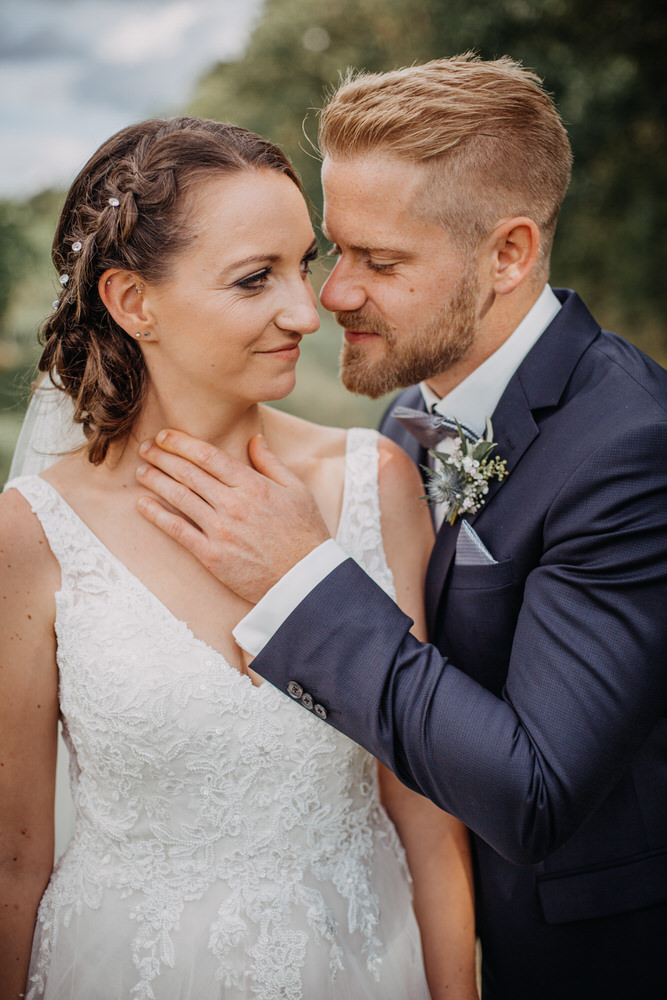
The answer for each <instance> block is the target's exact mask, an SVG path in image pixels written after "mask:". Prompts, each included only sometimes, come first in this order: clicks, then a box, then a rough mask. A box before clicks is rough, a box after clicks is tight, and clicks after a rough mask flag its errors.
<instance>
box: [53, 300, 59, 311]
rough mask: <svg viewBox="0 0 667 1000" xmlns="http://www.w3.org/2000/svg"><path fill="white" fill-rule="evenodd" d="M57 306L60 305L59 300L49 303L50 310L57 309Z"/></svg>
mask: <svg viewBox="0 0 667 1000" xmlns="http://www.w3.org/2000/svg"><path fill="white" fill-rule="evenodd" d="M59 305H60V299H54V300H53V302H52V303H51V308H52V309H57V308H58V306H59Z"/></svg>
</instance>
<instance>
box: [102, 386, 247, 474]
mask: <svg viewBox="0 0 667 1000" xmlns="http://www.w3.org/2000/svg"><path fill="white" fill-rule="evenodd" d="M166 427H170V428H173V429H175V430H180V431H184V432H185V433H186V434H190V435H192V437H196V438H199V439H200V440H202V441H207V442H208V443H209V444H214V445H215V446H216V447H218V448H221V449H222V450H224V451H226V452H227V453H228V454H229V455H231V456H232V457H233V458H235V459H237V460H238V461H240V462H244V463H245V464H249V458H248V441H249V440H250V438H251V437H252V436H253V434H258V433H260V432H263V431H264V424H263V416H262V410H261V408H260V406H259V404H257V403H253V404H250V405H248V404H244V405H237V406H234V405H231V404H224V405H218V406H217V407H215V408H208V409H206V410H205V409H204V408H203V407H201V406H197V407H188V406H184V405H183V404H182V403H180V404H179V403H171V402H166V403H162V402H160V401H159V400H158V399H155V398H154V397H150V396H149V398H148V399H147V401H146V404H145V405H144V407H143V409H142V411H141V413H140V414H139V416H138V418H137V420H136V421H135V423H134V426H133V427H132V430H131V432H130V435H129V437H128V438H127V440H126V441H125V442H123V444H122V445H121V444H120V443H119V444H118V445H116V446H112V448H111V449H110V450H109V456H108V459H107V461H108V462H109V464H110V465H112V466H120V465H127V464H130V463H133V462H137V464H138V456H139V445H140V444H141V443H142V441H146V440H148V439H150V438H154V437H155V435H156V434H157V433H158V431H160V430H163V429H164V428H166Z"/></svg>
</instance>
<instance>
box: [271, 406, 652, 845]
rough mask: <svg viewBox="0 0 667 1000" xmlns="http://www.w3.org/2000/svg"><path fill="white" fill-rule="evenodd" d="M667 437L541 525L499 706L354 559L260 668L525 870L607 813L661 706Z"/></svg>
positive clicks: (605, 454) (569, 491) (309, 601)
mask: <svg viewBox="0 0 667 1000" xmlns="http://www.w3.org/2000/svg"><path fill="white" fill-rule="evenodd" d="M666 499H667V425H666V424H658V425H655V426H653V427H651V428H649V429H644V430H642V431H641V432H632V433H630V432H628V433H626V434H625V435H624V436H622V437H619V438H617V439H616V440H615V441H614V442H613V443H611V444H605V446H603V447H601V448H600V449H599V451H598V452H596V453H594V454H593V455H589V456H588V457H587V458H586V459H585V461H583V462H582V463H581V464H580V465H579V467H578V468H576V469H575V470H574V472H573V473H572V474H571V475H570V477H569V479H568V480H567V481H566V482H565V483H564V484H563V486H562V488H561V489H560V492H559V493H558V494H557V496H556V498H555V500H554V501H553V503H552V504H551V506H550V508H549V510H548V511H547V512H546V515H545V519H544V545H543V555H542V558H541V560H540V562H539V564H538V565H537V566H536V567H535V568H534V569H533V570H532V572H531V573H530V574H529V575H528V577H527V579H526V581H525V589H524V597H523V603H522V607H521V611H520V614H519V618H518V623H517V628H516V632H515V636H514V642H513V646H512V652H511V660H510V666H509V672H508V676H507V682H506V685H505V689H504V691H503V694H502V697H496V696H495V695H493V694H491V693H490V692H489V691H487V690H486V689H485V688H483V687H481V686H480V685H478V684H477V683H476V682H475V681H473V680H472V679H471V678H470V677H468V676H467V675H466V674H465V673H463V672H462V671H461V670H458V669H457V667H456V665H455V664H453V663H451V662H449V661H448V660H447V659H445V658H443V657H442V656H441V654H440V653H439V652H438V650H437V649H436V648H435V647H434V646H431V645H428V644H424V643H420V642H418V641H417V640H415V639H414V638H413V637H412V636H411V635H410V634H409V628H410V625H411V622H410V620H409V619H408V618H406V617H405V616H404V615H403V614H402V612H401V611H400V610H399V609H398V608H397V607H396V606H395V605H394V604H393V603H392V602H391V601H390V600H389V599H388V598H387V597H386V596H385V595H384V593H383V592H382V591H381V590H380V589H379V588H378V587H377V586H376V585H375V584H374V583H373V582H372V581H371V580H370V579H369V578H368V577H367V576H366V575H365V574H364V572H363V571H362V570H361V569H360V568H359V567H358V566H357V565H356V563H354V562H353V561H352V560H347V561H346V562H344V563H343V564H342V565H341V566H339V567H338V568H337V569H336V570H334V572H332V573H331V574H330V575H329V576H328V577H326V578H325V579H324V580H323V581H322V582H321V583H320V584H319V585H318V586H317V587H316V588H315V589H314V590H313V591H312V592H311V593H310V594H309V595H308V597H307V598H306V599H305V600H304V601H303V602H302V603H301V604H300V605H299V606H298V608H297V609H296V610H295V611H294V612H293V613H292V615H291V616H290V617H289V618H288V619H287V621H286V622H285V623H284V624H283V625H282V627H281V628H280V629H279V631H278V632H277V633H276V635H275V637H274V638H273V640H272V641H271V642H270V643H269V644H268V645H267V646H266V647H265V649H264V650H263V651H262V653H261V654H260V655H259V656H258V657H257V659H256V660H255V661H254V663H253V669H255V670H256V671H257V672H258V673H260V674H261V675H262V676H264V677H266V678H267V679H268V680H270V681H272V683H274V684H275V685H276V686H277V687H279V688H280V689H282V690H285V689H286V686H287V683H288V682H289V681H290V680H296V681H298V682H299V683H300V684H301V685H302V686H303V687H304V689H306V690H308V691H309V692H310V693H311V695H312V697H313V698H314V699H315V700H316V701H317V702H319V703H321V704H322V705H324V706H325V707H326V708H327V711H328V723H330V724H332V725H333V726H335V727H336V728H337V729H339V730H340V731H341V732H343V733H346V734H347V735H348V736H350V737H351V738H352V739H354V740H355V741H356V742H358V743H360V744H362V745H363V746H365V747H366V748H367V749H368V750H369V751H370V752H371V753H373V754H374V755H375V756H377V757H378V758H379V759H380V760H382V761H383V762H384V763H385V764H387V765H388V766H389V767H390V768H391V769H392V770H394V771H395V772H396V774H397V775H398V776H399V777H400V778H401V780H403V781H404V782H405V783H406V784H408V785H410V786H411V787H413V788H415V789H417V790H418V791H420V792H422V793H423V794H424V795H426V796H428V797H429V798H431V799H432V800H433V801H435V802H436V803H437V804H438V805H440V806H442V807H443V808H444V809H446V810H447V811H449V812H451V813H453V814H454V815H456V816H458V817H459V818H460V819H461V820H462V821H463V822H464V823H465V824H466V825H468V826H469V827H470V828H471V829H473V830H474V831H475V832H476V833H477V834H478V835H479V836H481V837H482V838H483V839H484V840H486V841H487V842H488V843H489V844H491V846H492V847H494V848H495V850H497V851H498V852H499V853H500V854H502V855H503V856H504V857H506V858H508V859H510V860H512V861H515V862H517V863H533V862H535V861H538V860H540V859H542V858H544V857H546V856H547V855H548V854H550V853H551V852H552V851H553V850H555V849H556V848H557V847H559V846H560V845H561V844H562V843H563V842H564V841H565V840H566V839H567V838H568V837H569V836H570V835H571V834H572V833H573V832H574V830H575V829H576V828H577V827H578V826H579V825H580V824H581V823H582V822H583V821H584V820H585V819H586V817H587V816H588V815H589V814H590V813H591V812H592V811H593V810H594V809H595V808H596V807H597V806H598V805H599V804H600V802H601V801H602V800H603V799H604V797H605V796H606V795H607V794H608V793H609V791H610V790H611V788H612V787H613V786H614V784H615V783H616V782H617V781H618V779H619V778H620V777H621V775H622V774H623V772H624V770H625V769H626V768H627V767H628V765H629V764H630V762H631V760H632V758H633V755H634V754H635V753H636V752H637V750H638V748H639V747H640V746H641V744H642V742H643V741H644V740H645V739H646V737H647V736H648V735H649V733H650V732H651V730H652V728H653V727H654V726H655V724H656V723H657V721H658V720H659V718H660V716H661V715H662V714H663V713H664V711H665V705H666V704H667V670H665V650H666V649H667V613H666V611H665V609H666V607H667V507H666V503H665V501H666Z"/></svg>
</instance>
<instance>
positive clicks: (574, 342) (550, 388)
mask: <svg viewBox="0 0 667 1000" xmlns="http://www.w3.org/2000/svg"><path fill="white" fill-rule="evenodd" d="M556 295H557V296H558V298H559V299H560V301H561V304H562V308H561V310H560V312H559V313H558V315H557V316H556V317H555V319H554V320H553V322H552V323H550V324H549V326H548V327H547V329H546V330H545V331H544V333H543V334H542V336H541V337H540V339H539V340H538V341H537V343H536V344H535V345H534V347H533V348H532V350H531V351H529V353H528V355H527V356H526V357H525V358H524V360H523V362H522V363H521V365H520V366H519V368H518V370H517V371H516V373H515V374H514V375H513V377H512V378H511V379H510V382H509V384H508V386H507V388H506V389H505V392H504V393H503V395H502V397H501V399H500V401H499V403H498V405H497V407H496V409H495V411H494V413H493V414H492V422H493V436H494V439H495V441H496V442H497V448H496V451H495V452H494V455H496V456H497V457H498V458H501V459H502V458H504V459H505V460H506V461H507V473H508V477H509V476H510V475H512V474H513V473H514V471H515V469H516V468H517V466H518V465H519V463H520V461H521V458H522V456H523V455H524V453H525V452H526V450H527V449H528V447H529V446H530V445H531V444H532V442H533V441H534V440H535V438H536V437H537V436H538V435H539V419H536V415H537V414H536V411H540V410H545V409H550V408H553V407H555V406H557V405H558V403H559V401H560V399H561V396H562V395H563V392H564V390H565V387H566V385H567V383H568V381H569V379H570V377H571V375H572V372H573V371H574V368H575V367H576V365H577V363H578V361H579V359H580V357H581V355H582V354H583V353H584V351H585V350H586V349H587V348H588V347H589V346H590V344H591V342H592V341H593V340H594V339H595V337H597V335H598V333H599V332H600V327H599V325H598V324H597V323H596V322H595V320H594V319H593V317H592V316H591V314H590V313H589V312H588V310H587V309H586V307H585V306H584V304H583V302H582V301H581V299H580V298H579V297H578V295H576V294H575V293H574V292H570V291H567V290H562V289H557V290H556ZM420 395H421V393H420ZM406 405H410V404H406ZM508 477H506V478H505V479H503V480H501V481H498V480H493V481H492V482H491V483H490V485H489V492H488V494H487V496H486V499H485V503H484V505H483V506H482V507H481V508H480V510H479V511H478V512H477V514H475V515H474V516H472V517H470V518H469V521H470V522H471V523H473V522H474V521H475V520H477V518H479V517H481V516H482V515H483V514H488V513H489V512H490V511H492V509H493V500H494V498H495V497H496V496H497V494H498V492H499V491H500V490H501V489H502V486H503V483H504V482H506V480H507V478H508ZM459 527H460V524H459V522H457V523H455V524H454V525H453V526H451V525H449V524H447V523H445V524H443V526H442V527H441V529H440V531H439V532H438V535H437V538H436V541H435V545H434V547H433V552H432V554H431V559H430V562H429V566H428V571H427V574H426V598H425V600H426V610H427V621H428V626H429V631H430V632H431V633H433V626H434V623H435V620H436V617H437V612H438V606H439V604H440V599H441V596H442V591H443V588H444V586H445V583H446V579H447V574H448V573H449V569H450V566H451V564H452V561H453V559H454V554H455V552H456V540H457V537H458V531H459Z"/></svg>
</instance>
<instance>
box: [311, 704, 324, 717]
mask: <svg viewBox="0 0 667 1000" xmlns="http://www.w3.org/2000/svg"><path fill="white" fill-rule="evenodd" d="M313 712H314V713H315V715H318V716H319V717H320V719H326V717H327V710H326V708H325V707H324V705H313Z"/></svg>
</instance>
